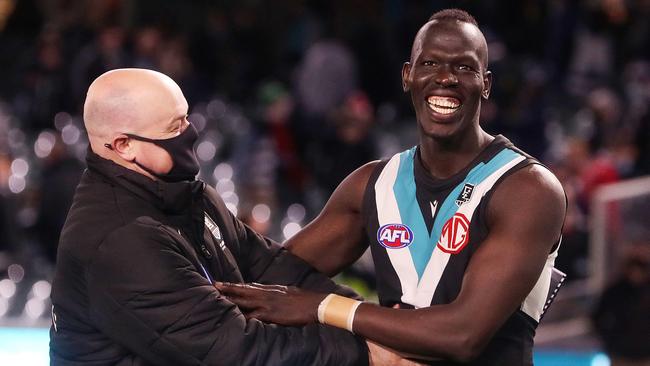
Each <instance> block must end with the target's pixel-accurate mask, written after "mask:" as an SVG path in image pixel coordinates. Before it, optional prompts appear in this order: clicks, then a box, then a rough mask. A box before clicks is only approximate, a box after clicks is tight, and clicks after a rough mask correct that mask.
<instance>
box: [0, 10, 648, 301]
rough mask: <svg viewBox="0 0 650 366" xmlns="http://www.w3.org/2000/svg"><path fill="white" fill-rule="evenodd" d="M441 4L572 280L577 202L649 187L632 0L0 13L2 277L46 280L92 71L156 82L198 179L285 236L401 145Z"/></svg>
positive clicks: (641, 68)
mask: <svg viewBox="0 0 650 366" xmlns="http://www.w3.org/2000/svg"><path fill="white" fill-rule="evenodd" d="M446 7H461V8H463V9H466V10H468V11H470V12H471V13H472V14H473V15H474V16H475V17H476V18H477V20H478V21H479V23H480V24H481V28H482V30H483V32H484V33H485V35H486V37H487V40H488V43H489V63H490V67H489V68H490V69H491V70H492V72H493V73H494V84H493V88H492V95H491V98H490V100H489V101H487V102H485V103H484V104H483V110H482V123H483V125H484V127H485V128H486V130H488V131H489V132H491V133H495V134H504V135H505V136H507V137H508V138H510V139H511V140H512V141H513V142H515V143H516V144H517V145H519V146H520V147H521V148H523V149H524V150H526V151H527V152H529V153H530V154H532V155H534V156H536V157H538V158H539V159H540V160H542V161H543V162H544V163H545V164H547V165H548V166H549V167H550V168H551V169H552V170H553V171H554V172H555V173H556V174H557V175H558V177H559V178H560V179H561V181H562V182H563V184H564V187H565V190H566V192H567V195H568V199H569V202H570V206H569V214H568V217H567V220H566V224H565V228H564V243H563V247H562V250H561V252H560V257H559V261H558V263H557V264H558V267H559V268H560V269H562V270H564V271H565V272H567V273H568V274H569V278H570V279H576V278H581V277H584V276H586V274H587V270H588V268H587V262H586V256H587V251H588V240H589V235H588V227H587V222H588V215H589V209H590V207H589V203H590V199H591V197H592V195H593V193H594V191H595V190H596V188H598V187H599V186H601V185H603V184H607V183H612V182H616V181H620V180H623V179H628V178H632V177H635V176H641V175H647V174H650V109H648V104H649V103H648V102H649V101H650V1H649V0H581V1H573V0H544V1H540V0H519V1H514V0H513V1H497V0H483V1H469V0H467V1H422V0H418V1H404V0H384V1H378V0H354V1H325V0H312V1H299V0H277V1H262V0H244V1H208V0H202V1H199V0H196V1H156V0H0V80H2V82H0V277H4V276H2V274H3V273H9V272H10V271H8V269H7V268H8V267H9V266H10V264H12V263H21V266H22V267H21V268H23V267H24V270H26V271H28V272H29V273H36V275H35V276H36V277H39V278H45V279H47V278H48V276H49V274H50V272H51V268H52V265H53V263H54V261H55V257H56V243H57V240H58V235H59V230H60V228H61V226H62V225H63V221H64V219H65V216H66V212H67V210H68V208H69V205H70V202H71V197H72V194H73V191H74V188H75V185H76V182H77V181H78V179H79V177H80V175H81V173H82V171H83V167H84V163H83V158H84V156H85V153H86V149H87V140H86V137H85V133H84V130H83V121H82V119H81V112H82V107H83V102H84V97H85V91H86V90H87V88H88V86H89V84H90V82H91V81H92V80H93V79H94V78H95V77H97V76H98V75H100V74H101V73H103V72H105V71H107V70H110V69H114V68H121V67H143V68H150V69H155V70H158V71H161V72H163V73H165V74H167V75H169V76H170V77H172V78H173V79H174V80H175V81H176V82H177V83H178V84H179V85H180V86H181V88H182V89H183V91H184V93H185V96H186V97H187V99H188V102H189V104H190V116H189V120H190V121H191V122H192V123H194V124H195V125H196V127H197V129H198V130H199V131H200V132H201V133H200V135H201V139H200V140H199V142H198V143H197V146H196V147H197V153H198V156H199V158H200V161H201V164H202V167H201V173H200V177H201V179H203V180H205V181H206V182H207V183H209V184H212V185H215V186H216V188H217V190H218V191H219V192H220V193H221V195H222V196H223V198H224V200H225V202H226V203H227V204H228V207H229V208H230V209H231V210H232V211H233V212H235V213H236V214H237V215H238V216H239V217H241V218H242V219H243V220H245V221H246V222H247V223H249V224H250V225H251V226H253V227H254V228H255V229H256V230H258V231H260V232H262V233H265V234H267V235H269V236H271V237H272V238H274V239H276V240H278V241H282V240H284V239H285V238H287V237H289V236H291V235H292V234H293V233H295V232H296V231H297V230H299V229H300V228H301V227H302V225H304V224H306V223H307V222H308V221H309V219H310V218H312V217H313V216H314V215H315V214H317V213H318V212H319V210H320V209H321V208H322V206H323V205H324V203H325V201H326V199H327V197H328V196H329V195H330V194H331V192H332V191H333V190H334V189H335V188H336V186H337V185H338V183H339V182H340V181H341V180H342V179H343V178H344V177H345V176H346V175H347V174H349V173H350V172H351V171H353V170H354V169H356V168H357V167H359V166H360V165H362V164H363V163H365V162H367V161H370V160H373V159H379V158H386V157H388V156H390V155H391V154H393V153H395V152H398V151H400V150H402V149H404V148H406V147H408V146H411V145H414V144H416V143H417V140H416V136H417V135H416V128H415V121H414V114H413V111H412V108H411V106H410V99H409V98H408V96H407V95H404V94H403V93H402V90H401V85H400V77H401V76H400V71H401V66H402V63H403V62H404V61H407V59H408V57H409V54H410V46H411V44H412V41H413V37H414V36H415V33H416V31H417V29H418V28H419V27H420V26H421V25H422V24H423V23H425V22H426V20H427V19H428V17H429V16H430V15H431V14H432V13H433V12H435V11H436V10H439V9H442V8H446ZM646 240H648V239H647V238H646ZM645 244H649V243H645ZM14 269H15V267H14ZM30 271H31V272H30ZM363 272H364V269H363V265H361V269H360V270H359V273H360V274H361V276H362V277H363ZM8 276H9V277H10V278H11V276H10V274H8ZM0 285H1V284H0ZM1 287H2V286H0V295H2V288H1ZM0 297H2V296H0ZM1 305H2V304H0V310H1V308H2V306H1Z"/></svg>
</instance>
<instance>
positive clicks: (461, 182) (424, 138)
mask: <svg viewBox="0 0 650 366" xmlns="http://www.w3.org/2000/svg"><path fill="white" fill-rule="evenodd" d="M487 59H488V50H487V44H486V41H485V38H484V36H483V34H482V33H481V31H480V30H479V28H478V26H477V24H476V21H475V20H474V18H473V17H471V16H470V15H469V14H467V13H466V12H464V11H460V10H456V9H451V10H444V11H441V12H438V13H436V14H434V15H433V16H432V17H431V19H430V21H429V22H428V23H426V24H425V25H424V26H423V27H422V28H421V29H420V31H419V32H418V34H417V36H416V38H415V41H414V43H413V48H412V52H411V59H410V62H407V63H405V64H404V67H403V69H402V78H403V88H404V91H405V92H410V95H411V99H412V102H413V107H414V109H415V114H416V117H417V121H418V130H419V137H420V141H419V144H418V145H417V146H416V147H414V148H412V149H409V150H406V151H404V152H402V153H399V154H396V155H395V156H393V157H392V158H391V159H389V160H388V161H382V162H371V163H369V164H367V165H365V166H363V167H361V168H359V169H358V170H357V171H355V172H354V173H352V174H351V175H350V176H349V177H347V178H346V179H345V180H344V181H343V182H342V183H341V185H340V186H339V187H338V188H337V190H336V191H335V192H334V194H333V195H332V197H331V198H330V200H329V202H328V203H327V205H326V206H325V208H324V209H323V212H322V213H321V214H320V215H319V216H318V217H317V218H316V219H315V220H314V221H313V222H312V223H311V224H309V225H308V226H307V227H305V229H304V230H303V231H301V232H300V233H298V234H297V235H296V236H294V237H293V238H292V239H291V240H289V241H288V242H287V246H288V248H289V250H290V251H291V252H293V253H294V254H296V255H298V256H300V257H302V258H303V259H305V260H306V261H307V262H309V263H310V264H312V265H313V266H315V267H316V268H318V269H319V270H320V271H322V272H325V273H327V274H330V275H331V274H335V273H338V272H339V271H340V270H342V269H343V268H345V267H346V266H348V265H349V264H351V263H352V262H353V261H355V260H356V259H357V258H358V257H359V256H360V255H361V254H362V253H363V252H364V251H365V249H366V248H367V247H368V245H370V249H371V251H372V255H373V259H374V262H375V267H376V277H377V286H378V291H379V300H380V303H381V305H383V307H382V306H376V305H373V304H369V303H358V302H355V301H353V300H348V299H344V298H343V299H342V298H340V297H337V296H333V295H327V297H326V294H316V293H308V292H303V291H301V290H298V289H295V288H285V287H282V286H262V285H257V284H251V285H246V286H240V285H228V284H217V287H219V288H220V289H221V290H222V292H224V293H225V294H226V295H228V296H229V297H230V298H231V299H233V301H235V302H236V303H238V304H239V305H240V306H241V307H243V308H247V309H249V315H248V316H250V317H256V318H260V319H263V320H265V321H270V322H276V323H281V324H294V325H295V324H303V323H306V322H315V321H320V322H324V323H327V324H333V325H337V326H340V327H342V328H347V329H349V330H351V331H354V333H356V334H359V335H362V336H364V337H366V338H368V339H370V340H373V341H376V342H378V343H380V344H383V345H385V346H388V347H391V348H394V349H396V350H398V351H401V352H404V353H407V354H412V355H416V356H418V357H428V358H429V359H430V360H431V359H433V361H431V362H432V364H435V365H448V364H455V363H456V362H460V363H469V364H472V365H532V348H533V336H534V333H535V328H536V326H537V323H538V322H539V319H540V316H541V314H542V311H543V307H544V304H545V300H546V298H547V295H548V294H549V290H550V289H551V274H552V266H553V262H554V260H555V257H556V255H557V250H558V247H559V242H560V232H561V228H562V223H563V220H564V215H565V211H566V200H565V195H564V192H563V190H562V187H561V185H560V183H559V182H558V180H557V179H556V177H555V176H554V175H553V174H552V173H551V172H549V171H548V170H547V169H546V168H545V167H543V166H542V165H540V164H539V163H538V162H537V161H536V160H534V159H533V158H531V157H530V156H528V155H527V154H525V153H523V152H522V151H521V150H519V149H517V148H516V147H514V146H513V145H512V143H510V142H509V141H508V140H507V139H506V138H504V137H502V136H496V137H495V136H490V135H489V134H488V133H486V132H485V131H483V129H482V128H481V127H480V125H479V114H480V109H481V101H482V100H483V99H487V98H488V97H489V95H490V85H491V82H492V75H491V73H490V71H488V70H487ZM391 307H399V308H400V309H392V308H391ZM436 358H437V359H438V360H437V361H436V360H435V359H436Z"/></svg>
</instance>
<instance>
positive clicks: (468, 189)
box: [456, 183, 474, 206]
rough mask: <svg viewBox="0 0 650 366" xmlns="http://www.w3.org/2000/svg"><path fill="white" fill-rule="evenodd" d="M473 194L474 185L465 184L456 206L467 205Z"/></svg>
mask: <svg viewBox="0 0 650 366" xmlns="http://www.w3.org/2000/svg"><path fill="white" fill-rule="evenodd" d="M472 192H474V185H473V184H470V183H465V185H464V186H463V189H462V190H461V191H460V194H459V195H458V198H456V204H457V205H458V206H460V205H462V204H463V203H466V202H467V201H469V200H471V199H472Z"/></svg>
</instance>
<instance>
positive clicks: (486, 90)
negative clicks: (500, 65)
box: [481, 71, 492, 99]
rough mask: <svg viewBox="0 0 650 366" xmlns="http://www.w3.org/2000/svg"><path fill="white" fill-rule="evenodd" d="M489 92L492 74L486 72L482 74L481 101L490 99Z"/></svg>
mask: <svg viewBox="0 0 650 366" xmlns="http://www.w3.org/2000/svg"><path fill="white" fill-rule="evenodd" d="M490 90H492V72H491V71H486V72H485V74H483V91H482V92H481V96H482V97H483V99H488V98H489V97H490Z"/></svg>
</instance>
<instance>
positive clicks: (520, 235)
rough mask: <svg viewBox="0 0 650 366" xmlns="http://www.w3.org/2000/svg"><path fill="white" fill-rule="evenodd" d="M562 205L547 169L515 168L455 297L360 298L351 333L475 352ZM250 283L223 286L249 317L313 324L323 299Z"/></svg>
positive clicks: (402, 347)
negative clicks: (379, 301)
mask: <svg viewBox="0 0 650 366" xmlns="http://www.w3.org/2000/svg"><path fill="white" fill-rule="evenodd" d="M565 206H566V204H565V199H564V193H563V190H562V187H561V186H560V184H559V182H558V181H557V179H556V178H555V177H554V176H553V175H552V174H551V173H550V172H548V171H547V170H546V169H545V168H543V167H540V166H529V167H527V168H524V169H522V170H520V171H518V172H516V173H514V174H513V175H511V176H509V177H508V178H506V179H505V180H504V181H503V182H502V183H501V184H500V185H498V186H497V187H496V188H495V191H494V193H493V196H492V199H491V200H490V202H489V204H488V208H487V221H488V227H489V234H488V236H487V238H486V239H485V240H484V241H483V243H482V244H481V246H480V247H479V249H477V251H476V252H475V253H474V255H473V256H472V258H471V260H470V262H469V264H468V267H467V269H466V271H465V275H464V278H463V283H462V286H461V290H460V293H459V295H458V297H457V298H456V299H455V300H454V301H453V302H451V303H449V304H444V305H434V306H430V307H427V308H421V309H417V310H400V309H390V308H382V307H379V306H376V305H372V304H368V303H363V304H362V305H361V306H359V308H358V310H357V312H356V315H355V317H354V324H353V330H354V332H355V333H356V334H358V335H361V336H364V337H366V338H368V339H370V340H372V341H375V342H377V343H379V344H383V345H385V346H388V347H391V348H393V349H395V350H398V351H401V352H405V353H409V354H413V355H417V356H422V357H443V358H446V359H453V360H458V361H467V360H470V359H472V358H474V357H476V356H477V355H478V354H480V353H481V351H482V349H483V348H484V347H485V346H486V345H487V343H488V341H489V340H490V339H491V337H492V336H493V335H494V333H495V332H496V331H497V330H498V329H499V328H500V327H501V326H502V325H503V324H504V322H505V321H506V320H507V319H508V317H509V316H510V315H511V314H512V313H513V312H514V311H515V310H517V308H518V307H519V306H520V305H521V303H522V302H523V300H524V299H525V297H526V296H527V295H528V294H529V293H530V291H531V290H532V288H533V286H534V285H535V283H536V281H537V280H538V278H539V276H540V273H541V271H542V268H543V267H544V263H545V261H546V260H547V257H548V254H549V253H550V251H551V248H552V247H553V245H554V244H555V243H556V242H557V240H558V238H559V236H560V231H561V227H562V222H563V220H564V213H565V210H566V207H565ZM305 245H307V243H305ZM254 287H255V288H250V287H249V288H243V287H241V286H239V287H228V288H224V289H223V291H224V292H225V293H226V295H227V296H229V298H231V299H233V301H235V302H236V303H238V304H240V305H241V306H243V307H244V308H246V309H250V311H251V313H250V314H249V316H250V317H257V318H260V319H264V320H266V321H271V322H278V323H281V324H294V325H297V324H302V323H304V322H312V321H315V319H316V308H317V307H318V304H319V303H320V301H321V300H322V299H323V297H324V295H323V294H313V293H303V292H301V291H300V290H297V289H291V288H290V289H282V288H274V289H268V288H263V287H262V288H260V287H257V286H254ZM297 309H302V310H297ZM287 314H292V315H293V318H292V317H290V316H288V315H287ZM300 314H302V315H300ZM298 315H300V316H298ZM294 318H297V319H294ZM395 324H399V325H400V326H399V327H396V326H395Z"/></svg>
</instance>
